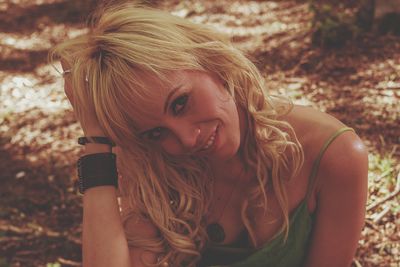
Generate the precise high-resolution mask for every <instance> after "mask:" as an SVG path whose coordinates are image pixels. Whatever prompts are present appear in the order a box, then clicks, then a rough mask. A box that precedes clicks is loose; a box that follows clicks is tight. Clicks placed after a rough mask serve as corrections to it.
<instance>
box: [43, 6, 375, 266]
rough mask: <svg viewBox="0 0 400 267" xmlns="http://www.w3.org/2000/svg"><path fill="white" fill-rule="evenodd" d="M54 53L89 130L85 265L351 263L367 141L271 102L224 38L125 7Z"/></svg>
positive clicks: (321, 117) (319, 116)
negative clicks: (120, 201) (119, 200)
mask: <svg viewBox="0 0 400 267" xmlns="http://www.w3.org/2000/svg"><path fill="white" fill-rule="evenodd" d="M51 56H52V57H55V56H57V57H58V58H60V59H61V61H62V64H63V68H64V73H65V91H66V93H67V96H68V97H69V99H70V101H71V103H72V104H73V107H74V110H75V112H76V114H77V117H78V119H79V121H80V122H81V125H82V128H83V130H84V134H85V137H86V139H80V143H81V144H84V145H85V154H86V155H85V156H84V157H82V158H81V159H80V160H79V164H78V165H79V178H80V181H81V190H82V192H83V191H84V196H83V264H84V266H134V267H140V266H154V265H156V266H220V265H229V266H236V267H239V266H275V267H276V266H335V267H337V266H349V265H350V264H351V261H352V258H353V255H354V253H355V250H356V247H357V242H358V238H359V235H360V231H361V229H362V226H363V219H364V205H365V201H366V193H367V189H366V187H367V152H366V149H365V147H364V146H363V144H362V142H361V141H360V139H359V138H358V136H357V135H356V134H355V133H354V131H352V130H351V129H350V128H347V127H346V126H345V125H343V124H342V123H341V122H339V121H338V120H336V119H335V118H333V117H331V116H329V115H327V114H324V113H321V112H318V111H316V110H314V109H311V108H308V107H302V106H296V105H292V104H291V102H290V101H288V100H286V99H285V98H282V97H279V98H278V97H271V96H269V95H268V93H267V90H266V88H265V86H264V84H263V79H262V77H261V75H260V73H259V72H258V70H257V69H256V68H255V66H254V65H253V64H252V63H251V62H250V61H249V60H247V59H246V58H245V57H244V56H243V55H242V54H241V53H240V52H239V51H238V50H236V49H235V48H234V47H233V46H232V45H231V44H230V42H229V40H228V39H227V38H225V37H224V36H222V35H221V34H218V33H216V32H215V31H213V30H211V29H209V28H207V27H204V26H200V25H196V24H193V23H191V22H189V21H186V20H184V19H181V18H177V17H174V16H172V15H169V14H167V13H163V12H161V11H157V10H152V9H149V8H142V7H138V6H132V5H118V6H113V7H109V8H107V9H105V10H103V11H102V12H101V15H100V16H99V17H97V19H96V22H95V23H94V25H92V26H91V28H90V31H89V32H88V33H87V34H86V35H84V36H81V37H78V38H76V39H74V40H70V41H67V42H65V43H64V44H61V45H59V46H58V47H57V48H56V49H55V50H53V52H52V55H51ZM94 136H97V137H100V138H97V139H96V138H91V137H94ZM113 144H116V148H115V149H114V150H113V152H114V153H115V154H116V158H117V164H118V171H119V174H120V176H121V178H120V180H119V185H118V190H119V193H120V194H121V198H122V203H121V209H122V217H121V216H120V213H119V205H118V203H117V190H116V188H115V187H114V186H113V185H116V184H117V180H116V168H115V162H114V161H115V157H114V156H113V155H114V154H112V153H111V151H112V148H111V145H113ZM121 218H122V219H121Z"/></svg>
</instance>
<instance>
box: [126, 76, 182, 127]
mask: <svg viewBox="0 0 400 267" xmlns="http://www.w3.org/2000/svg"><path fill="white" fill-rule="evenodd" d="M184 76H185V75H184V74H183V73H182V72H181V71H174V72H169V73H168V74H165V75H163V77H159V76H156V75H154V74H143V75H142V76H141V77H140V82H139V83H138V82H135V85H133V86H132V87H131V88H130V90H131V93H130V94H127V95H128V97H127V98H126V99H125V101H124V102H125V103H126V105H127V111H128V113H129V116H130V117H131V118H132V119H133V120H134V121H135V122H136V123H137V124H138V125H137V126H138V127H139V128H146V127H148V125H150V124H154V123H157V122H158V121H159V120H160V116H162V115H163V113H164V106H165V103H166V101H167V99H168V98H169V97H171V93H172V92H173V91H175V90H177V89H178V88H180V87H181V86H182V84H183V83H184V82H185V77H184Z"/></svg>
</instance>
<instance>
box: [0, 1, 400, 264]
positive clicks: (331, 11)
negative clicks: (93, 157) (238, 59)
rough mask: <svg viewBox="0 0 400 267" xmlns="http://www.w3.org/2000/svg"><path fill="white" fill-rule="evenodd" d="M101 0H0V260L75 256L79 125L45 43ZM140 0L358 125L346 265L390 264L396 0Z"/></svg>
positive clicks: (398, 220)
mask: <svg viewBox="0 0 400 267" xmlns="http://www.w3.org/2000/svg"><path fill="white" fill-rule="evenodd" d="M107 2H109V1H107ZM99 4H101V1H100V0H69V1H68V0H0V182H1V183H0V267H3V266H46V267H55V266H81V241H80V234H81V226H80V223H81V218H82V209H81V208H82V207H81V196H80V195H79V194H78V193H77V190H76V173H75V162H76V160H77V158H78V157H79V155H80V153H81V152H82V150H81V147H79V146H78V145H77V143H76V140H77V137H79V136H81V135H82V132H81V130H80V127H79V125H78V124H77V122H76V119H75V117H74V114H73V112H72V109H71V106H70V105H69V103H68V101H67V99H66V97H65V96H64V93H63V79H62V77H61V75H60V73H58V72H57V70H56V69H58V70H60V69H61V68H60V65H59V62H55V63H54V67H55V68H54V67H53V66H52V65H50V64H49V63H48V61H47V53H48V51H49V49H50V48H51V47H53V46H54V45H55V44H57V43H58V42H60V41H62V40H65V39H69V38H73V37H74V36H78V35H79V34H82V33H84V32H85V31H86V30H87V28H86V27H85V20H86V19H87V17H88V15H89V14H90V12H91V11H92V10H93V9H94V8H95V7H96V6H98V5H99ZM147 4H149V5H152V6H153V7H156V8H160V9H164V10H167V11H169V12H171V13H173V14H175V15H177V16H180V17H185V18H188V19H190V20H192V21H194V22H197V23H204V24H209V25H212V26H214V27H215V28H216V29H217V30H220V31H222V32H225V33H226V34H229V35H230V36H231V37H232V41H233V43H234V44H235V46H236V47H238V48H239V49H241V50H242V51H244V53H246V55H247V56H248V57H249V58H250V59H251V60H252V61H253V62H254V63H255V64H256V66H257V67H258V68H259V69H260V71H261V72H262V74H263V76H264V77H265V80H266V84H267V87H268V89H269V90H270V92H271V94H286V95H289V96H290V97H291V98H292V99H293V101H294V102H295V103H298V104H304V105H310V106H313V107H316V108H318V109H321V110H323V111H325V112H327V113H330V114H332V115H334V116H335V117H337V118H339V119H340V120H342V121H343V122H344V123H346V124H347V125H349V126H350V127H353V128H354V129H355V130H356V131H357V133H358V134H359V135H360V136H361V137H362V138H363V140H364V141H365V143H366V145H367V146H368V149H369V152H370V154H369V159H370V161H369V169H370V173H369V185H370V187H369V194H370V195H369V200H368V203H367V204H368V205H367V219H366V224H365V227H364V230H363V232H362V237H361V239H360V246H359V249H358V250H357V254H356V257H355V259H354V261H353V266H400V229H399V228H400V205H399V200H400V194H399V192H400V177H399V176H400V164H399V163H400V147H399V144H400V119H399V118H400V116H399V115H400V107H399V106H400V105H399V103H400V101H399V99H400V15H399V13H400V2H399V0H382V1H379V0H374V1H373V0H347V1H345V0H339V1H338V0H335V1H333V0H315V1H306V0H303V1H301V0H297V1H294V0H293V1H289V0H287V1H286V0H281V1H278V0H277V1H245V0H242V1H239V0H237V1H236V0H231V1H229V0H220V1H212V0H204V1H192V0H189V1H175V0H158V1H147ZM332 249H334V248H332Z"/></svg>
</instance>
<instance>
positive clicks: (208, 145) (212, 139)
mask: <svg viewBox="0 0 400 267" xmlns="http://www.w3.org/2000/svg"><path fill="white" fill-rule="evenodd" d="M216 134H217V132H216V131H214V133H213V134H212V135H211V136H210V138H208V141H207V144H206V145H205V146H204V147H203V148H202V150H206V149H208V148H209V147H210V146H212V144H214V141H215V135H216Z"/></svg>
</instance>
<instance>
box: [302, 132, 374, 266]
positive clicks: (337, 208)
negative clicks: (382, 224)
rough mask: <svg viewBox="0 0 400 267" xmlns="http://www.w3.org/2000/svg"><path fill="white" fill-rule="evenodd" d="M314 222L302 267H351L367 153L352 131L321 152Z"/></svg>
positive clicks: (362, 206)
mask: <svg viewBox="0 0 400 267" xmlns="http://www.w3.org/2000/svg"><path fill="white" fill-rule="evenodd" d="M318 176H319V178H318V183H319V186H318V188H317V190H318V191H317V210H316V215H317V216H316V221H315V225H314V227H313V233H312V234H313V235H312V240H311V244H310V248H309V253H308V257H307V261H306V264H305V266H306V267H330V266H332V267H348V266H350V265H351V262H352V259H353V257H354V254H355V251H356V249H357V246H358V240H359V238H360V233H361V230H362V228H363V225H364V217H365V203H366V198H367V184H368V153H367V150H366V148H365V146H364V145H363V144H362V142H361V140H360V139H359V138H358V136H357V135H356V134H354V133H353V132H347V133H344V134H343V135H341V136H339V137H338V138H337V139H336V140H335V141H334V142H333V143H332V144H331V145H330V146H329V148H328V150H327V151H326V152H325V155H324V157H323V159H322V161H321V165H320V169H319V174H318Z"/></svg>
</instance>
